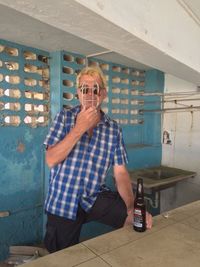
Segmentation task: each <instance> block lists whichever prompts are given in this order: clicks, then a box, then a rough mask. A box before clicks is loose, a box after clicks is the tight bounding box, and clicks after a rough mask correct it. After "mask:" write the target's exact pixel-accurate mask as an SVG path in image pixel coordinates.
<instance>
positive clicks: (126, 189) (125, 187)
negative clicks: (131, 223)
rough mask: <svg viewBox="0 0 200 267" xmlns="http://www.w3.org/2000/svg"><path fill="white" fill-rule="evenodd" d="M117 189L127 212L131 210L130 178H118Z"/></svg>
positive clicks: (132, 197) (132, 198)
mask: <svg viewBox="0 0 200 267" xmlns="http://www.w3.org/2000/svg"><path fill="white" fill-rule="evenodd" d="M117 189H118V192H119V194H120V196H121V198H122V199H123V200H124V202H125V204H126V207H127V212H129V211H130V210H133V203H134V195H133V189H132V185H131V183H130V179H129V178H128V177H127V178H124V177H123V178H122V179H120V181H118V183H117Z"/></svg>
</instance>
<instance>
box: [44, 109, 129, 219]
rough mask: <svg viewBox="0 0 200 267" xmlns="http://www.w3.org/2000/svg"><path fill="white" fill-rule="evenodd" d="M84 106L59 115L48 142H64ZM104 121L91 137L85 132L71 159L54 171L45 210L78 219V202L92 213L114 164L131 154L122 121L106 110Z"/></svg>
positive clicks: (63, 111)
mask: <svg viewBox="0 0 200 267" xmlns="http://www.w3.org/2000/svg"><path fill="white" fill-rule="evenodd" d="M79 112H80V106H76V107H73V108H72V109H70V110H65V109H63V110H62V111H61V112H60V113H58V114H57V116H56V117H55V120H54V122H53V125H52V127H51V128H50V131H49V134H48V135H47V137H46V140H45V142H44V144H45V145H46V146H52V145H55V144H56V143H58V142H59V141H61V140H62V139H63V138H64V137H65V136H66V134H67V133H69V131H70V130H71V129H72V128H73V127H74V125H75V120H76V116H77V114H78V113H79ZM101 113H102V116H101V121H100V122H99V123H98V125H97V126H96V127H95V128H94V130H93V135H92V137H91V138H90V137H89V136H88V134H87V133H84V134H83V135H82V137H81V138H80V140H79V141H78V142H77V143H76V145H75V146H74V148H73V149H72V151H71V152H70V153H69V155H68V156H67V158H66V159H65V160H64V161H63V162H61V163H59V164H57V165H56V166H54V167H53V168H52V169H51V172H50V181H49V191H48V194H47V198H46V201H45V210H46V211H47V212H49V213H51V214H55V215H58V216H61V217H66V218H68V219H72V220H75V219H76V213H77V209H78V205H79V204H80V205H81V207H82V208H83V209H84V210H85V211H86V212H88V211H89V210H90V208H91V207H92V206H93V204H94V202H95V200H96V198H97V195H98V193H99V192H101V191H102V190H103V188H105V178H106V174H107V172H108V170H109V168H110V167H111V165H124V164H126V163H127V154H126V150H125V147H124V141H123V138H122V131H121V129H120V128H119V126H118V124H117V123H116V122H115V121H114V120H111V119H110V118H109V117H108V116H106V115H105V114H104V113H103V112H102V111H101Z"/></svg>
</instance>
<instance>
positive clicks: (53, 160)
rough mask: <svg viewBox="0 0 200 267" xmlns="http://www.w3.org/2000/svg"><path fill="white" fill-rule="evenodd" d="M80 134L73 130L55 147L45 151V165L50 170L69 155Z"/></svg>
mask: <svg viewBox="0 0 200 267" xmlns="http://www.w3.org/2000/svg"><path fill="white" fill-rule="evenodd" d="M82 134H83V133H82V132H81V131H79V130H77V129H76V128H73V129H72V130H71V131H70V132H69V133H68V134H67V135H66V136H65V138H64V139H63V140H62V141H60V142H59V143H58V144H56V145H55V146H52V147H49V148H48V149H47V151H46V162H47V165H48V166H49V167H50V168H52V167H53V166H55V165H56V164H59V163H60V162H62V161H63V160H64V159H65V158H66V157H67V156H68V155H69V153H70V152H71V150H72V149H73V147H74V146H75V144H76V143H77V142H78V140H79V139H80V138H81V136H82Z"/></svg>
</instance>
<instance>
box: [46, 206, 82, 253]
mask: <svg viewBox="0 0 200 267" xmlns="http://www.w3.org/2000/svg"><path fill="white" fill-rule="evenodd" d="M84 221H85V212H84V211H83V209H81V207H79V209H78V213H77V219H76V220H75V221H74V220H70V219H66V218H63V217H59V216H56V215H52V214H50V213H47V226H46V234H45V238H44V244H45V247H46V249H47V250H48V251H49V252H50V253H52V252H55V251H58V250H60V249H64V248H67V247H69V246H73V245H75V244H77V243H79V236H80V231H81V227H82V224H83V223H84Z"/></svg>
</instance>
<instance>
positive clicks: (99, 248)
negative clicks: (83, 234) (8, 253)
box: [23, 201, 200, 267]
mask: <svg viewBox="0 0 200 267" xmlns="http://www.w3.org/2000/svg"><path fill="white" fill-rule="evenodd" d="M23 266H24V267H39V266H40V267H55V266H59V267H64V266H65V267H69V266H80V267H90V266H91V267H93V266H95V267H96V266H97V267H98V266H101V267H104V266H105V267H106V266H107V267H108V266H122V267H126V266H127V267H129V266H130V267H132V266H135V267H137V266H138V267H139V266H140V267H141V266H142V267H143V266H148V267H171V266H173V267H184V266H185V267H188V266H192V267H199V266H200V201H197V202H193V203H190V204H188V205H186V206H183V207H180V208H177V209H175V210H172V211H170V212H168V213H167V214H163V215H159V216H156V217H154V224H153V228H152V229H151V230H147V231H146V232H145V233H137V232H135V231H134V230H133V229H132V227H131V226H130V227H124V228H121V229H119V230H116V231H113V232H110V233H107V234H104V235H101V236H98V237H96V238H93V239H90V240H87V241H85V242H82V243H80V244H78V245H76V246H73V247H70V248H67V249H64V250H61V251H59V252H56V253H53V254H50V255H47V256H45V257H42V258H39V259H37V260H35V261H33V262H30V263H27V264H24V265H23Z"/></svg>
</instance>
